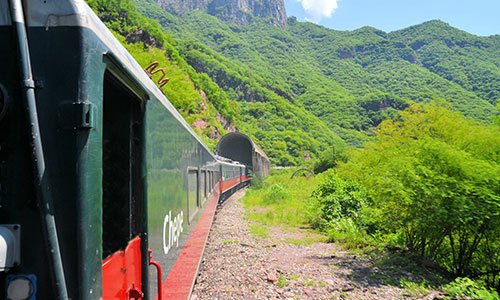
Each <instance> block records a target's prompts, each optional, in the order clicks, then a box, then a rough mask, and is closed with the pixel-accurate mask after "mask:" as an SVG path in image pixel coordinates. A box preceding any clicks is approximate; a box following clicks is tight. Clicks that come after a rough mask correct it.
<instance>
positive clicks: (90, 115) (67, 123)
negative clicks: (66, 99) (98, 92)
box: [58, 102, 94, 129]
mask: <svg viewBox="0 0 500 300" xmlns="http://www.w3.org/2000/svg"><path fill="white" fill-rule="evenodd" d="M58 117H59V125H61V126H62V127H63V128H66V129H91V128H93V127H94V109H93V105H92V103H89V102H78V103H63V104H61V105H60V106H59V112H58Z"/></svg>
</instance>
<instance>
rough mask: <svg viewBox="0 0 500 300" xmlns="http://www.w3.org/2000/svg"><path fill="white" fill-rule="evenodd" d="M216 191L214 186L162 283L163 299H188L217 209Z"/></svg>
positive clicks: (217, 198)
mask: <svg viewBox="0 0 500 300" xmlns="http://www.w3.org/2000/svg"><path fill="white" fill-rule="evenodd" d="M218 190H219V189H218V187H217V186H215V189H214V195H212V197H211V199H210V202H209V203H208V205H207V208H206V209H205V211H204V212H203V214H202V215H201V218H200V220H199V221H198V223H197V224H196V227H195V228H194V230H193V232H192V233H191V235H190V236H189V238H188V240H187V242H186V245H185V246H184V248H183V249H182V252H181V254H180V255H179V258H178V259H177V261H176V262H175V264H174V266H173V267H172V269H171V271H170V273H169V274H168V276H167V279H166V280H165V282H164V283H163V293H162V297H163V299H183V300H185V299H189V296H190V295H191V290H192V289H193V285H194V281H195V279H196V276H197V274H198V267H199V265H200V261H201V257H202V255H203V251H204V250H205V244H206V241H207V238H208V233H209V231H210V227H211V226H212V221H213V218H214V214H215V209H216V208H217V202H218V200H219V196H220V195H219V193H218V192H217V191H218ZM156 299H158V297H156Z"/></svg>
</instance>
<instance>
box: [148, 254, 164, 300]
mask: <svg viewBox="0 0 500 300" xmlns="http://www.w3.org/2000/svg"><path fill="white" fill-rule="evenodd" d="M148 253H149V265H153V266H155V267H156V274H157V275H156V285H157V290H158V298H157V299H158V300H161V299H162V293H163V291H162V277H163V273H162V270H161V265H160V263H159V262H157V261H156V260H153V250H151V249H149V250H148Z"/></svg>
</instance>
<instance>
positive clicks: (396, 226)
mask: <svg viewBox="0 0 500 300" xmlns="http://www.w3.org/2000/svg"><path fill="white" fill-rule="evenodd" d="M499 145H500V135H499V134H498V127H497V126H494V125H491V126H484V125H478V124H475V123H474V122H472V121H470V120H467V119H465V118H463V116H461V115H460V114H458V113H452V112H450V111H448V110H446V109H444V108H440V107H437V106H421V105H412V106H410V107H409V108H408V109H407V110H406V111H404V112H403V113H401V120H393V121H384V122H382V124H381V125H380V127H379V129H378V130H377V131H376V138H375V140H374V141H373V142H370V143H367V144H366V145H365V148H364V149H359V150H355V151H353V152H352V153H351V154H350V160H349V162H347V163H346V164H343V165H342V166H340V168H339V170H338V173H339V174H340V175H341V176H343V177H344V178H349V180H355V181H356V182H358V183H359V184H360V185H361V186H362V187H363V188H364V190H365V191H368V192H369V193H368V195H369V197H370V200H371V201H370V209H369V210H368V209H366V210H363V213H362V214H361V216H362V219H363V222H362V223H364V224H365V226H366V225H367V224H368V227H366V229H368V230H369V231H375V230H378V231H379V233H380V232H382V233H383V232H387V233H389V232H401V233H402V234H403V235H404V242H405V246H406V247H407V248H408V249H409V250H410V251H412V252H415V253H417V254H419V255H421V256H424V257H428V258H430V259H431V260H433V261H435V262H436V263H438V264H439V265H441V266H442V267H443V268H445V269H447V270H448V271H450V272H451V273H453V274H455V275H456V276H464V275H467V276H480V274H481V276H483V275H484V276H483V277H484V279H485V280H486V281H487V282H488V284H489V285H491V286H495V285H497V284H498V281H499V280H500V278H499V276H498V270H499V268H500V264H499V263H500V261H499V259H498V255H495V254H493V252H492V251H494V250H493V249H494V248H495V247H498V245H499V237H500V232H499V230H500V197H499V191H500V185H499V183H500V178H499V176H500V165H499V152H498V149H499V147H498V146H499ZM332 194H334V193H332ZM328 195H329V194H328ZM325 196H326V195H325ZM325 196H323V198H322V199H324V198H326V197H325ZM337 215H338V214H337ZM334 216H335V215H334ZM492 254H493V255H492Z"/></svg>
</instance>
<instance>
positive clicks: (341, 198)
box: [311, 171, 369, 229]
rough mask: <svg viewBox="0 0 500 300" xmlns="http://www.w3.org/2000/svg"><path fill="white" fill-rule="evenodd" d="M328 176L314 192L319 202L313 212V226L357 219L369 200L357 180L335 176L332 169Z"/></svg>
mask: <svg viewBox="0 0 500 300" xmlns="http://www.w3.org/2000/svg"><path fill="white" fill-rule="evenodd" d="M326 176H327V177H326V179H325V181H323V182H322V183H321V184H320V185H319V186H318V188H317V189H316V190H315V191H314V193H313V197H314V198H315V199H314V200H315V201H314V202H316V203H317V206H316V207H314V210H315V212H314V213H311V215H312V216H314V219H312V220H311V222H312V224H313V226H314V227H317V228H320V229H325V228H326V227H329V226H330V227H331V226H332V222H336V221H337V220H354V221H357V220H358V219H359V213H360V211H361V209H362V208H363V207H365V206H366V205H367V204H368V202H369V200H368V197H367V194H366V192H364V191H363V190H362V189H361V188H360V186H359V185H358V184H356V183H355V182H353V181H351V180H345V179H342V178H340V177H338V176H335V174H334V173H333V172H331V171H330V172H327V173H326ZM314 202H313V203H314ZM337 225H339V224H337ZM337 227H338V226H337Z"/></svg>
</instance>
